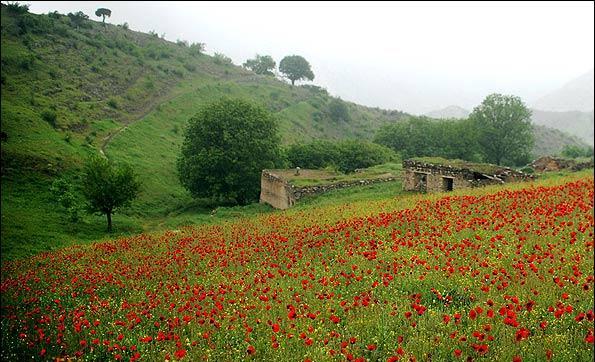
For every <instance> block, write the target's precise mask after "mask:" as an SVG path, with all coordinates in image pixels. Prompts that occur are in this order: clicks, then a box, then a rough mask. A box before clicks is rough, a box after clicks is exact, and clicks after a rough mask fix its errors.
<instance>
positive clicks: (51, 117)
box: [41, 109, 58, 128]
mask: <svg viewBox="0 0 595 362" xmlns="http://www.w3.org/2000/svg"><path fill="white" fill-rule="evenodd" d="M41 118H42V119H43V120H44V121H46V122H47V123H49V124H50V126H52V127H53V128H56V121H57V119H58V117H57V116H56V112H53V111H51V110H49V109H46V110H45V111H43V112H41Z"/></svg>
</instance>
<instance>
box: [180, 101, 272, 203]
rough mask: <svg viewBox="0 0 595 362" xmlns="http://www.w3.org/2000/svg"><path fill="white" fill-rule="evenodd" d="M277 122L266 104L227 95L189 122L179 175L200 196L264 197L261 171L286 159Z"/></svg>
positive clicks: (244, 200) (241, 200)
mask: <svg viewBox="0 0 595 362" xmlns="http://www.w3.org/2000/svg"><path fill="white" fill-rule="evenodd" d="M279 143H280V137H279V134H278V130H277V122H276V120H275V119H274V118H273V116H272V114H271V113H270V112H269V111H267V110H266V109H265V108H263V107H262V106H259V105H257V104H254V103H251V102H248V101H244V100H239V99H221V100H219V101H217V102H214V103H211V104H208V105H206V106H204V107H203V108H202V109H201V110H200V111H199V112H198V113H197V114H196V115H195V116H194V117H192V118H191V119H190V121H189V124H188V128H187V129H186V134H185V138H184V142H183V144H182V152H181V154H180V156H179V158H178V173H179V178H180V182H181V183H182V185H183V186H184V187H185V188H186V189H187V190H188V191H190V193H191V194H192V195H193V196H194V197H197V198H198V197H208V198H214V199H219V200H221V201H223V200H225V201H231V200H233V201H235V202H236V203H238V204H241V205H244V204H247V203H249V202H251V201H256V200H258V195H259V191H260V175H261V172H262V170H263V169H267V168H272V167H274V166H275V164H276V163H277V162H278V161H279V159H280V148H279Z"/></svg>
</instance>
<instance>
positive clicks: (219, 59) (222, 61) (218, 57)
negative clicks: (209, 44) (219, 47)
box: [213, 53, 232, 65]
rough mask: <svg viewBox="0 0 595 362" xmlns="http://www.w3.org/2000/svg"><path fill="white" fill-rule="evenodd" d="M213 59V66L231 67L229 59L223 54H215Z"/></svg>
mask: <svg viewBox="0 0 595 362" xmlns="http://www.w3.org/2000/svg"><path fill="white" fill-rule="evenodd" d="M213 58H214V59H213V61H214V62H215V64H219V65H231V64H232V61H231V58H230V57H228V56H227V55H225V54H221V53H215V55H214V57H213Z"/></svg>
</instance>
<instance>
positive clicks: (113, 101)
mask: <svg viewBox="0 0 595 362" xmlns="http://www.w3.org/2000/svg"><path fill="white" fill-rule="evenodd" d="M107 105H108V106H110V107H112V108H113V109H118V107H119V105H118V101H117V100H116V99H115V98H110V99H109V100H108V101H107Z"/></svg>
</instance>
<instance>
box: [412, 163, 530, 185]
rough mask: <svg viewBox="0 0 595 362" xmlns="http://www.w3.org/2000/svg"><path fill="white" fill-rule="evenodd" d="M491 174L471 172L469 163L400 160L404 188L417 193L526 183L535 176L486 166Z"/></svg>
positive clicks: (506, 168) (483, 171)
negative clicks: (463, 164) (462, 164)
mask: <svg viewBox="0 0 595 362" xmlns="http://www.w3.org/2000/svg"><path fill="white" fill-rule="evenodd" d="M489 166H490V167H489V169H490V171H493V172H485V170H482V171H480V170H478V169H474V168H473V165H472V164H468V165H467V166H463V167H455V166H451V165H447V164H436V163H427V162H423V161H418V160H405V161H403V169H404V171H405V176H404V180H403V189H404V190H405V191H418V192H442V191H452V190H458V189H465V188H472V187H480V186H487V185H498V184H504V183H507V182H517V181H526V180H532V179H534V176H532V175H529V174H526V173H524V172H521V171H516V170H513V169H511V168H508V167H499V166H494V165H489Z"/></svg>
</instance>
